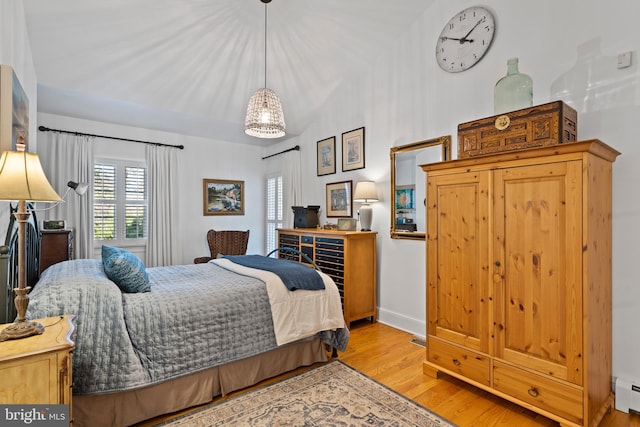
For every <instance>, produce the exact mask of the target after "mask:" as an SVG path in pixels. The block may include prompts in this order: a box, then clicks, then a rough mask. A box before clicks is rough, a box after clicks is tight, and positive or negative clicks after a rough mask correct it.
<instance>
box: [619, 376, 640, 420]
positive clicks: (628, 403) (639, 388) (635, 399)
mask: <svg viewBox="0 0 640 427" xmlns="http://www.w3.org/2000/svg"><path fill="white" fill-rule="evenodd" d="M616 409H617V410H618V411H622V412H626V413H629V411H631V412H638V413H640V385H636V384H634V383H633V382H631V381H628V380H624V379H622V378H616Z"/></svg>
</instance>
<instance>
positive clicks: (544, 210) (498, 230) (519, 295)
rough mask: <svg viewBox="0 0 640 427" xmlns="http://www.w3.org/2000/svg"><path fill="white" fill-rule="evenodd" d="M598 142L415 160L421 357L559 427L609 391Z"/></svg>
mask: <svg viewBox="0 0 640 427" xmlns="http://www.w3.org/2000/svg"><path fill="white" fill-rule="evenodd" d="M619 154H620V153H618V152H617V151H616V150H614V149H612V148H610V147H608V146H607V145H605V144H603V143H602V142H600V141H598V140H591V141H583V142H575V143H568V144H561V145H558V146H554V147H547V148H540V149H531V150H522V151H518V152H510V153H502V154H496V155H488V156H483V157H476V158H472V159H461V160H454V161H449V162H443V163H438V164H430V165H423V166H422V169H423V170H424V171H425V172H426V173H427V176H426V180H427V359H426V361H425V362H424V366H423V371H424V373H425V374H428V375H431V376H435V375H437V373H438V371H441V372H445V373H447V374H449V375H452V376H454V377H457V378H460V379H462V380H464V381H466V382H468V383H471V384H473V385H475V386H477V387H479V388H482V389H484V390H487V391H489V392H491V393H494V394H496V395H498V396H500V397H502V398H505V399H507V400H510V401H512V402H515V403H517V404H519V405H522V406H524V407H526V408H528V409H531V410H533V411H536V412H538V413H540V414H542V415H544V416H547V417H549V418H551V419H554V420H556V421H558V422H560V424H561V425H563V426H594V425H597V424H598V423H599V422H600V420H601V419H602V417H603V416H604V414H605V412H606V411H607V410H610V409H612V408H613V395H612V392H611V346H612V343H611V257H612V255H611V210H612V208H611V204H612V202H611V190H612V188H611V186H612V180H611V170H612V163H613V162H614V161H615V158H616V157H617V156H618V155H619Z"/></svg>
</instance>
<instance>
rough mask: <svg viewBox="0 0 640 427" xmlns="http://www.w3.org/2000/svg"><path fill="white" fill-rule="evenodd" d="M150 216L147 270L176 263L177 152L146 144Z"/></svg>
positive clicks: (177, 259)
mask: <svg viewBox="0 0 640 427" xmlns="http://www.w3.org/2000/svg"><path fill="white" fill-rule="evenodd" d="M146 157H147V180H148V183H149V188H148V194H149V215H148V221H149V222H148V234H147V236H148V237H147V249H146V254H145V260H146V264H147V266H148V267H160V266H164V265H174V264H178V263H179V256H180V254H181V253H182V247H181V240H180V238H179V236H178V233H179V232H180V229H179V225H180V222H179V220H178V212H179V209H178V208H179V200H178V155H177V149H176V148H172V147H163V146H155V145H149V146H147V150H146Z"/></svg>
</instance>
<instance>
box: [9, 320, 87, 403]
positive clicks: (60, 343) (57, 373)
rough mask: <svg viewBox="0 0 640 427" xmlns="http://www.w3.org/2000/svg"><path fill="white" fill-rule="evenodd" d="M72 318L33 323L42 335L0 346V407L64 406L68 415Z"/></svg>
mask: <svg viewBox="0 0 640 427" xmlns="http://www.w3.org/2000/svg"><path fill="white" fill-rule="evenodd" d="M74 318H75V316H73V315H65V316H57V317H47V318H44V319H37V322H39V323H40V324H41V325H43V326H44V327H45V329H44V333H43V334H42V335H34V336H31V337H28V338H22V339H17V340H9V341H3V342H0V378H2V382H0V404H3V405H9V404H66V405H69V411H71V392H72V390H71V385H72V378H71V352H72V350H73V347H74V343H73V341H71V334H73V331H74V329H75V326H74V324H73V320H74ZM7 326H8V324H4V325H0V331H1V330H3V329H4V328H6V327H7Z"/></svg>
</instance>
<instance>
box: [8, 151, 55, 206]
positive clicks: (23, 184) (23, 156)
mask: <svg viewBox="0 0 640 427" xmlns="http://www.w3.org/2000/svg"><path fill="white" fill-rule="evenodd" d="M0 200H8V201H18V200H24V201H29V202H59V201H61V200H62V199H61V198H60V196H58V193H56V191H55V190H54V189H53V188H52V187H51V184H49V181H48V180H47V177H46V175H45V174H44V171H43V170H42V165H41V164H40V159H39V158H38V155H37V154H34V153H27V152H24V151H4V152H3V153H2V156H1V157H0Z"/></svg>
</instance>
